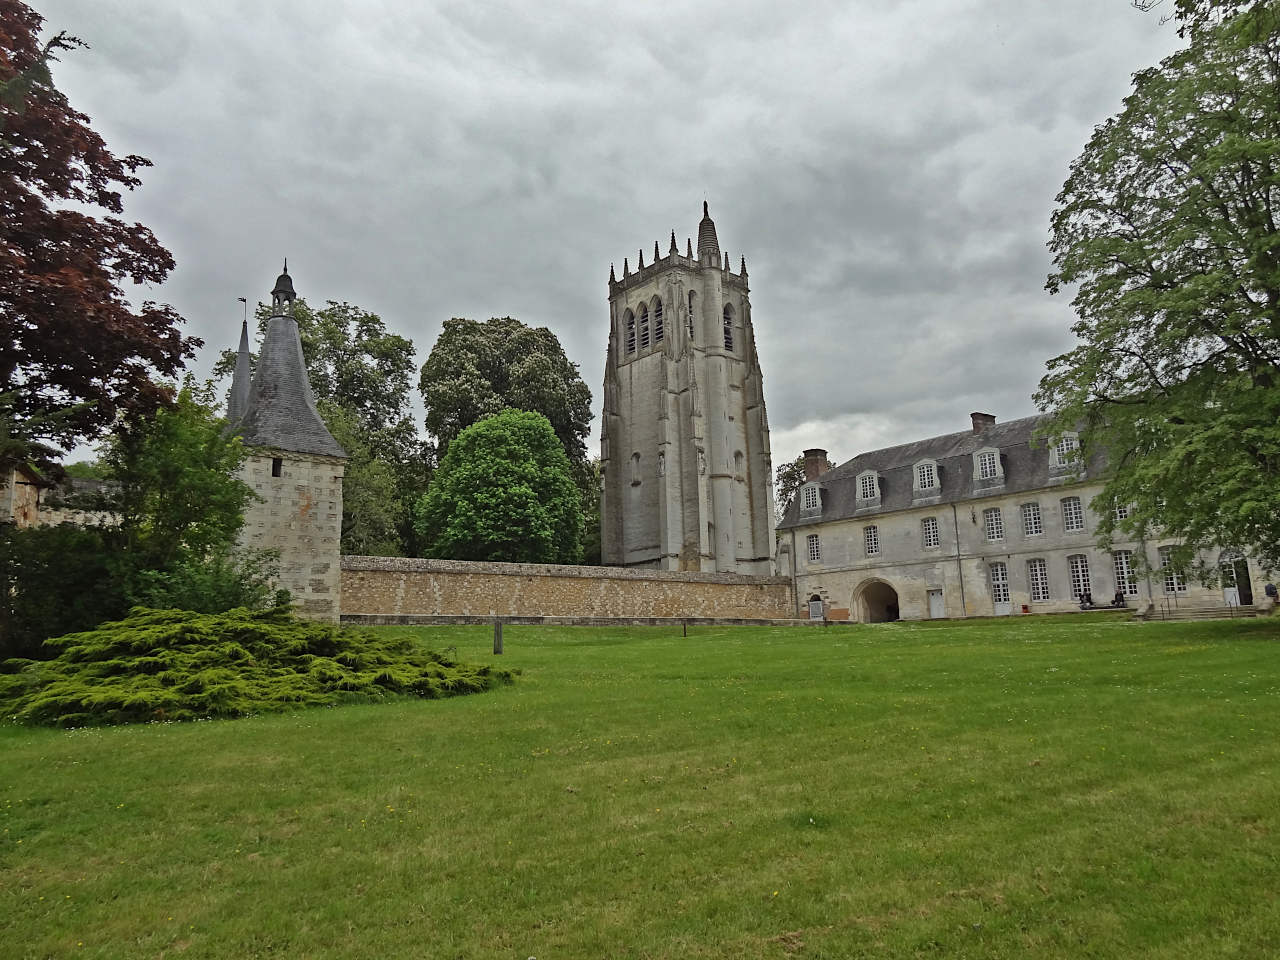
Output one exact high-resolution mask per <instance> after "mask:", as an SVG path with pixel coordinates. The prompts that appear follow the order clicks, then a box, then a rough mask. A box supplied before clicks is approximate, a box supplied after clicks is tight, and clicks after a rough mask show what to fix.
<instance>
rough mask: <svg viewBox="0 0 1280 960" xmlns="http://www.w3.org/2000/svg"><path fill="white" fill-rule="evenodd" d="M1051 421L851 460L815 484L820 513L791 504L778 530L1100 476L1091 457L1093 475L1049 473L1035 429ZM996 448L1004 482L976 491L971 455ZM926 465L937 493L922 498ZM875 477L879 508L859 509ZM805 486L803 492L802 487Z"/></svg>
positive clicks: (967, 433)
mask: <svg viewBox="0 0 1280 960" xmlns="http://www.w3.org/2000/svg"><path fill="white" fill-rule="evenodd" d="M1048 422H1049V418H1048V417H1043V416H1041V417H1024V418H1022V419H1021V420H1010V421H1008V422H1007V423H995V424H991V425H990V426H988V427H986V428H985V429H984V430H982V431H981V432H980V433H974V432H973V431H972V430H964V431H961V432H959V433H948V434H945V435H943V436H941V437H930V438H929V439H927V440H917V441H915V442H914V443H904V444H902V445H901V446H897V447H885V448H884V449H883V450H872V451H871V452H869V453H863V454H859V455H858V456H856V457H854V458H853V459H852V460H849V461H846V462H845V463H842V464H841V465H840V466H838V467H835V468H834V469H832V470H828V471H827V472H826V473H824V474H822V475H821V476H820V477H818V479H817V481H816V482H817V485H818V489H819V492H820V495H821V502H822V509H821V512H817V511H814V512H812V513H809V512H806V513H805V515H804V516H803V517H801V516H800V497H799V496H796V497H793V498H792V500H791V503H790V504H788V506H787V512H786V515H785V516H784V517H783V520H782V522H781V523H780V524H778V529H779V530H785V529H788V528H794V527H804V526H809V525H811V524H815V523H825V522H829V521H831V520H844V519H848V518H851V517H859V518H860V517H874V516H879V515H883V514H886V513H893V512H895V511H898V510H907V509H910V508H912V507H923V506H928V505H931V504H938V503H955V502H957V501H962V500H978V499H982V498H984V497H992V496H1003V495H1007V494H1010V493H1020V492H1023V491H1030V490H1043V489H1045V488H1048V487H1052V486H1056V485H1061V484H1064V483H1070V482H1075V481H1078V480H1081V479H1084V478H1085V477H1096V476H1098V474H1099V468H1100V467H1101V462H1100V461H1098V460H1096V459H1094V458H1091V460H1090V462H1089V463H1088V464H1087V468H1086V469H1084V470H1081V469H1080V468H1081V464H1075V465H1073V466H1072V467H1071V468H1069V469H1056V470H1050V467H1049V447H1048V444H1047V443H1046V442H1045V441H1044V440H1038V441H1036V442H1034V443H1033V442H1032V441H1033V437H1034V436H1035V433H1036V430H1037V429H1038V428H1040V427H1041V426H1042V425H1047V424H1048ZM992 447H994V448H996V449H998V450H999V451H1000V463H1001V467H1002V468H1003V470H1004V483H1003V484H995V485H990V484H988V485H977V486H976V485H975V483H974V463H973V454H975V453H977V452H978V451H979V450H983V449H987V448H992ZM922 460H933V461H934V462H935V463H936V464H937V466H938V479H939V482H940V488H939V490H938V491H937V492H936V493H935V494H934V495H932V496H924V495H922V494H920V493H918V492H917V491H916V490H915V473H914V468H915V465H916V464H917V463H919V462H920V461H922ZM869 470H874V471H876V472H877V473H878V474H879V479H880V484H879V489H880V503H879V505H878V506H866V505H864V506H863V507H861V508H859V507H858V500H857V497H858V489H857V487H858V476H859V475H860V474H862V473H865V472H867V471H869ZM802 486H803V485H802Z"/></svg>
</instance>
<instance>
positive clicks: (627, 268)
mask: <svg viewBox="0 0 1280 960" xmlns="http://www.w3.org/2000/svg"><path fill="white" fill-rule="evenodd" d="M622 276H623V278H624V279H625V278H627V277H629V276H631V265H630V263H629V262H628V260H627V258H626V257H623V258H622Z"/></svg>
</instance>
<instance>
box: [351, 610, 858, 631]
mask: <svg viewBox="0 0 1280 960" xmlns="http://www.w3.org/2000/svg"><path fill="white" fill-rule="evenodd" d="M499 620H501V621H502V623H503V625H504V626H513V625H514V626H529V627H671V628H673V629H674V628H675V627H824V626H825V627H830V626H844V625H846V623H847V621H843V620H752V619H749V618H746V617H461V616H458V617H455V616H447V615H441V616H434V615H430V614H415V613H400V614H396V613H391V614H385V613H344V614H343V615H342V625H343V626H346V627H439V626H493V625H494V624H495V623H497V622H498V621H499Z"/></svg>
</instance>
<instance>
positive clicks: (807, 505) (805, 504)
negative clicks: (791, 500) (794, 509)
mask: <svg viewBox="0 0 1280 960" xmlns="http://www.w3.org/2000/svg"><path fill="white" fill-rule="evenodd" d="M821 502H822V499H821V497H819V496H818V488H817V486H816V485H814V484H812V483H811V484H809V485H808V486H806V487H805V488H804V491H803V493H801V495H800V509H801V510H803V511H804V512H805V513H811V512H813V511H815V510H817V509H818V506H819V504H821Z"/></svg>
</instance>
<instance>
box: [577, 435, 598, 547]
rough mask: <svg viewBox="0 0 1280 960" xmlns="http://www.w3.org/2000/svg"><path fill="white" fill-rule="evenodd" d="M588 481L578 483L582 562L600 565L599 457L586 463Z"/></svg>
mask: <svg viewBox="0 0 1280 960" xmlns="http://www.w3.org/2000/svg"><path fill="white" fill-rule="evenodd" d="M587 476H588V482H587V483H586V484H583V485H580V487H579V493H580V494H581V496H582V536H581V540H582V562H583V563H584V564H587V565H588V566H593V567H598V566H600V458H599V457H593V458H592V459H591V461H590V462H589V463H588V464H587Z"/></svg>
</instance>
